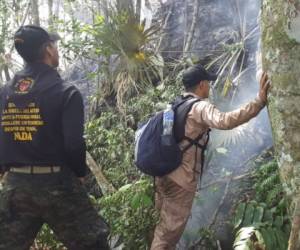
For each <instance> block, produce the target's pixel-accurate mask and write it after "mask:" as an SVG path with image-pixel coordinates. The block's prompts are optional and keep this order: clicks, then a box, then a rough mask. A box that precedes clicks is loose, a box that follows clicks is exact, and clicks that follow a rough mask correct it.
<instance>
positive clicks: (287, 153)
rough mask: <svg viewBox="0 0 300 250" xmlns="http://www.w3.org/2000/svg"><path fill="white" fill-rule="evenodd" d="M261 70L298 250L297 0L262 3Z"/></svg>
mask: <svg viewBox="0 0 300 250" xmlns="http://www.w3.org/2000/svg"><path fill="white" fill-rule="evenodd" d="M262 45H263V53H262V55H263V67H264V70H265V71H267V72H268V74H269V76H270V78H271V81H272V88H271V93H270V97H269V113H270V119H271V124H272V130H273V139H274V144H275V149H276V153H277V159H278V164H279V168H280V169H279V170H280V176H281V180H282V183H283V186H284V188H285V190H286V193H287V195H288V196H289V197H290V198H291V204H290V213H291V221H292V231H291V234H290V239H289V248H288V249H289V250H299V249H300V0H263V8H262Z"/></svg>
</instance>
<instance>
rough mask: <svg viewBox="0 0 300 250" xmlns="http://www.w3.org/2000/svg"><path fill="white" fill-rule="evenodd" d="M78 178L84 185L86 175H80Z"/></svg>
mask: <svg viewBox="0 0 300 250" xmlns="http://www.w3.org/2000/svg"><path fill="white" fill-rule="evenodd" d="M78 179H79V181H80V183H81V185H84V183H85V178H84V177H78Z"/></svg>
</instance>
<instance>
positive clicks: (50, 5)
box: [48, 0, 53, 29]
mask: <svg viewBox="0 0 300 250" xmlns="http://www.w3.org/2000/svg"><path fill="white" fill-rule="evenodd" d="M48 14H49V15H48V26H49V27H50V29H52V27H53V0H48Z"/></svg>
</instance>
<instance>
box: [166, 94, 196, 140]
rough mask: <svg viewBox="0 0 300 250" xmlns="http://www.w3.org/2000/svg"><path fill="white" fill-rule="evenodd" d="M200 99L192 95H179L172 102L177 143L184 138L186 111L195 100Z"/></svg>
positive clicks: (187, 111)
mask: <svg viewBox="0 0 300 250" xmlns="http://www.w3.org/2000/svg"><path fill="white" fill-rule="evenodd" d="M199 101H201V99H200V98H196V97H194V96H192V95H187V96H180V97H178V98H177V99H176V100H175V101H174V102H173V103H172V108H173V110H174V120H175V124H174V137H175V140H176V142H177V143H179V142H181V141H182V140H184V139H185V124H186V119H187V116H188V113H189V112H190V110H191V109H192V107H193V105H194V104H195V103H196V102H199Z"/></svg>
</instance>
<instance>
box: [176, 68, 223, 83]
mask: <svg viewBox="0 0 300 250" xmlns="http://www.w3.org/2000/svg"><path fill="white" fill-rule="evenodd" d="M217 77H218V76H217V75H214V74H210V73H208V72H207V71H206V69H205V68H204V67H203V66H202V65H201V64H196V65H193V66H191V67H189V68H188V69H187V70H185V71H184V72H183V74H182V82H183V85H184V86H185V87H192V86H194V85H197V84H198V83H199V82H200V81H204V80H208V81H215V80H216V79H217Z"/></svg>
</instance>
